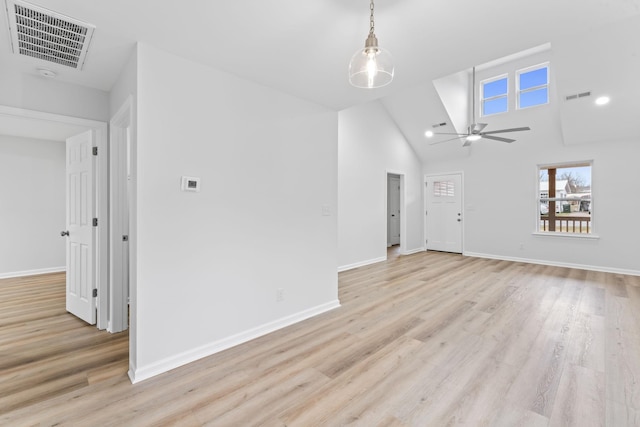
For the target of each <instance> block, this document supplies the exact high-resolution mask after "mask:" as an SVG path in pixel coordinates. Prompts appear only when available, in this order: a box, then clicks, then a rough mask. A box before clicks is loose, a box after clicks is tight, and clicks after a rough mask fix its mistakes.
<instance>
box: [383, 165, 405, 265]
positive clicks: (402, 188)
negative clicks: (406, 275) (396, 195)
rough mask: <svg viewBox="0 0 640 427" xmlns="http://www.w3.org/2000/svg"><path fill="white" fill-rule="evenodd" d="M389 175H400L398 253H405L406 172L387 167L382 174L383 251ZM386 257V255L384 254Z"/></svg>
mask: <svg viewBox="0 0 640 427" xmlns="http://www.w3.org/2000/svg"><path fill="white" fill-rule="evenodd" d="M389 175H398V176H399V177H400V253H401V254H405V253H406V251H407V206H406V200H407V198H406V194H405V193H406V185H405V179H406V174H405V173H404V172H402V171H399V170H396V169H387V170H386V171H385V174H384V232H385V239H384V251H385V252H384V253H385V254H386V253H387V242H388V240H387V237H386V236H387V230H388V226H389V218H388V216H389V214H388V212H387V210H388V206H389V201H388V200H387V199H388V197H389ZM385 257H386V255H385Z"/></svg>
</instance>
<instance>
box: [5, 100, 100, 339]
mask: <svg viewBox="0 0 640 427" xmlns="http://www.w3.org/2000/svg"><path fill="white" fill-rule="evenodd" d="M0 115H4V116H9V117H16V118H20V119H25V120H30V119H31V120H43V121H49V122H52V123H54V124H60V125H62V126H63V125H71V126H77V127H84V128H85V130H93V131H94V132H95V133H94V134H95V147H97V148H98V157H97V159H96V164H95V179H96V194H95V200H94V203H95V212H96V215H97V218H98V227H97V228H98V230H97V233H96V241H95V242H94V245H95V250H96V265H95V269H94V278H95V284H96V287H97V289H98V303H97V304H96V308H97V315H96V320H97V323H96V326H97V327H98V329H106V328H107V323H108V306H109V301H108V298H109V295H108V283H109V282H108V273H109V250H108V249H109V247H108V243H109V242H108V236H109V234H108V232H109V230H108V228H109V227H108V224H109V220H108V218H109V211H108V202H109V199H108V197H109V193H108V155H107V153H108V149H107V136H108V125H107V123H106V122H101V121H98V120H90V119H83V118H80V117H73V116H65V115H62V114H53V113H45V112H42V111H36V110H27V109H23V108H15V107H9V106H6V105H0ZM69 136H71V135H69ZM101 153H102V154H101Z"/></svg>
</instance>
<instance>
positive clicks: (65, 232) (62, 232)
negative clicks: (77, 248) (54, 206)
mask: <svg viewBox="0 0 640 427" xmlns="http://www.w3.org/2000/svg"><path fill="white" fill-rule="evenodd" d="M60 235H61V236H62V237H64V236H68V235H69V231H67V230H65V231H61V232H60Z"/></svg>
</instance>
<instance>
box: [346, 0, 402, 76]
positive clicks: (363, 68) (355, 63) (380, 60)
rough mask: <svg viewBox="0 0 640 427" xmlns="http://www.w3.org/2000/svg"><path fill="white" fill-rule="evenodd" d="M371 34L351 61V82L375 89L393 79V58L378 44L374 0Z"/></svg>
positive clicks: (370, 25)
mask: <svg viewBox="0 0 640 427" xmlns="http://www.w3.org/2000/svg"><path fill="white" fill-rule="evenodd" d="M369 8H370V10H371V15H370V18H369V35H368V36H367V39H366V41H365V43H364V49H359V50H358V51H357V52H356V53H355V54H354V55H353V56H352V57H351V61H350V62H349V83H351V84H352V85H353V86H355V87H359V88H365V89H374V88H378V87H382V86H386V85H388V84H389V83H391V81H392V80H393V72H394V67H393V58H392V56H391V54H390V53H389V52H388V51H387V50H385V49H382V48H381V47H380V46H379V45H378V38H377V37H376V35H375V33H374V31H375V25H374V20H373V8H374V5H373V0H371V4H370V7H369Z"/></svg>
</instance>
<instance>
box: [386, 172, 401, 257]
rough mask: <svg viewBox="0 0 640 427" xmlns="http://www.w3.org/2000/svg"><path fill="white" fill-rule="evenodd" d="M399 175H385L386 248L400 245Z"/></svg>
mask: <svg viewBox="0 0 640 427" xmlns="http://www.w3.org/2000/svg"><path fill="white" fill-rule="evenodd" d="M400 224H401V222H400V175H395V174H391V173H389V174H387V247H391V246H396V245H400Z"/></svg>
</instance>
